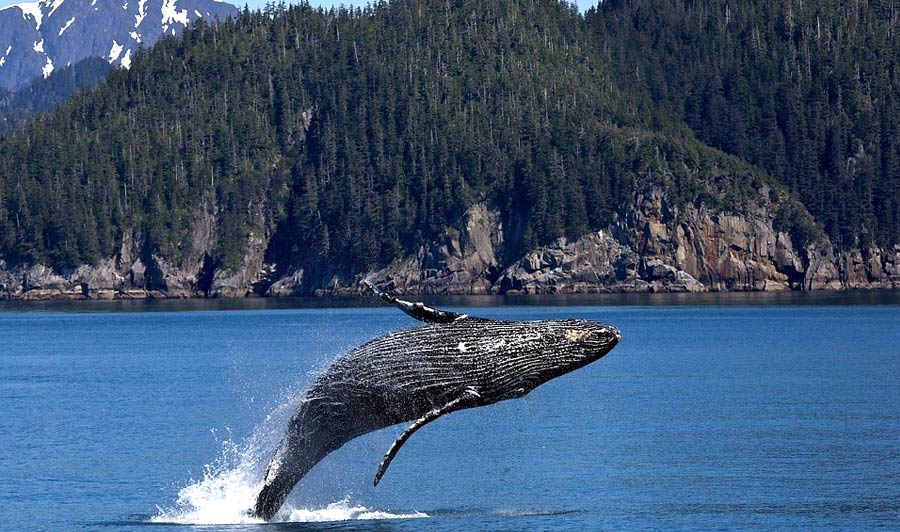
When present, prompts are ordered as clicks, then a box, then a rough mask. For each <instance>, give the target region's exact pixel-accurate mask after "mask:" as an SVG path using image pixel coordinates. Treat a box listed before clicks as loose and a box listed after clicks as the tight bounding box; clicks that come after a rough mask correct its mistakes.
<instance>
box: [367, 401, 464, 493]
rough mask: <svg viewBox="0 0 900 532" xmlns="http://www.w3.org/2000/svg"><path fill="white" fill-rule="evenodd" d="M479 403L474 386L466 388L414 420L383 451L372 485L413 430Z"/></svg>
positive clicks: (375, 483)
mask: <svg viewBox="0 0 900 532" xmlns="http://www.w3.org/2000/svg"><path fill="white" fill-rule="evenodd" d="M479 404H481V394H479V393H478V392H477V391H475V389H474V388H466V390H465V391H464V392H463V394H462V395H461V396H460V397H457V398H456V399H454V400H452V401H450V402H449V403H447V404H445V405H444V406H442V407H440V408H435V409H434V410H431V411H429V412H428V413H426V414H425V415H424V416H422V417H420V418H419V419H417V420H415V421H414V422H413V424H412V425H410V426H409V427H407V428H406V430H404V431H403V434H401V435H400V437H399V438H397V440H396V441H394V443H392V444H391V447H390V449H388V452H387V453H385V455H384V458H382V459H381V464H380V465H379V466H378V471H377V472H376V473H375V481H374V485H375V486H377V485H378V483H379V482H381V477H382V476H383V475H384V472H385V471H387V468H388V466H389V465H391V461H392V460H393V459H394V457H395V456H397V451H399V450H400V447H402V446H403V444H404V443H406V440H408V439H409V437H410V436H412V435H413V433H414V432H415V431H417V430H419V429H420V428H422V427H424V426H425V425H427V424H428V423H430V422H432V421H434V420H435V419H437V418H439V417H441V416H443V415H444V414H449V413H450V412H454V411H456V410H462V409H464V408H471V407H473V406H478V405H479Z"/></svg>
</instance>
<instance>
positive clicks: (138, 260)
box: [0, 188, 900, 300]
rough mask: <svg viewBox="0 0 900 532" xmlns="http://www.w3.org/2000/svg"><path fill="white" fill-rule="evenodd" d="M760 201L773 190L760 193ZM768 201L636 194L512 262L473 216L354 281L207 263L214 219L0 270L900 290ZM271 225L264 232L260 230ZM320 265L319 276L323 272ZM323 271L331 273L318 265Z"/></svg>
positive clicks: (187, 282) (260, 251)
mask: <svg viewBox="0 0 900 532" xmlns="http://www.w3.org/2000/svg"><path fill="white" fill-rule="evenodd" d="M763 192H764V193H763V194H761V195H760V197H762V198H766V197H768V196H769V195H770V194H769V191H763ZM777 208H778V205H777V204H776V203H775V202H772V201H769V202H766V203H761V204H754V205H750V206H748V207H746V208H745V209H743V212H742V213H741V214H736V213H727V212H717V211H714V210H711V209H709V208H707V207H705V206H702V205H701V206H699V207H697V206H694V205H688V206H686V207H684V208H681V209H679V208H677V207H675V206H673V205H671V204H670V203H669V202H668V201H667V198H666V194H665V193H664V192H663V191H662V190H660V189H658V188H649V189H647V190H645V191H642V192H636V193H635V194H634V196H633V198H632V200H631V201H630V202H629V203H628V204H627V205H624V206H623V207H622V208H621V209H620V211H619V212H618V214H617V215H616V217H615V219H614V221H613V223H612V224H611V225H610V226H609V227H606V228H604V229H602V230H599V231H595V232H591V233H588V234H585V235H581V236H580V237H577V238H559V239H557V240H556V241H554V242H551V243H549V244H547V245H544V246H541V247H539V248H537V249H532V250H530V251H528V252H526V253H525V254H524V255H521V256H519V257H514V258H512V259H507V260H504V257H508V255H509V252H508V247H510V243H511V242H514V241H515V239H516V238H518V235H515V234H513V233H512V232H510V231H508V230H507V229H506V226H505V225H504V221H503V219H502V216H501V214H500V212H499V211H498V210H496V209H492V208H490V207H489V206H488V205H487V204H485V203H478V204H475V205H474V206H472V207H471V208H470V209H469V210H468V211H467V212H466V213H465V215H464V216H463V218H462V219H461V220H460V222H459V223H458V224H457V225H456V226H455V227H451V228H447V229H446V230H445V231H444V232H443V233H442V234H441V235H439V237H438V238H437V239H436V240H435V241H434V242H432V243H430V244H429V245H427V246H422V247H420V248H419V249H418V250H417V251H416V253H414V254H412V255H410V256H408V257H405V258H404V259H402V260H399V261H397V262H395V263H393V264H391V265H389V266H387V267H385V268H382V269H379V270H377V271H373V272H367V273H366V274H360V275H357V276H355V277H353V278H344V277H341V276H340V275H335V274H327V275H325V276H322V275H321V274H320V275H317V276H315V277H311V276H310V275H308V274H307V273H308V272H305V271H304V270H303V269H298V270H294V271H290V272H288V273H287V274H286V275H282V276H280V277H279V278H272V275H273V272H274V271H275V268H274V265H267V264H265V263H264V256H265V250H266V246H267V245H268V238H267V236H266V235H265V234H263V233H256V234H254V233H251V234H250V235H249V236H248V241H247V246H246V250H247V251H246V253H245V256H244V258H243V260H242V261H241V263H240V265H239V266H237V267H236V268H231V269H224V268H222V267H221V266H219V265H216V264H215V263H213V262H212V261H211V259H210V258H209V250H210V249H212V248H213V244H214V242H215V239H216V227H215V216H214V215H213V213H212V210H211V209H210V208H209V207H207V209H206V210H204V211H202V212H199V213H198V214H197V216H196V223H195V227H194V228H193V231H192V234H193V235H194V236H195V238H194V239H193V241H192V242H191V243H190V245H189V246H187V252H186V254H185V256H184V257H183V258H182V259H181V260H180V261H178V262H177V263H176V262H174V261H171V260H169V259H167V258H165V257H161V256H159V255H156V254H153V255H151V256H149V257H142V255H141V253H140V250H141V237H140V235H137V234H130V235H126V236H125V237H124V238H123V241H122V246H121V250H120V251H119V253H118V255H117V256H116V257H113V258H110V259H107V260H104V261H101V262H100V263H99V264H95V265H89V266H81V267H79V268H77V269H75V270H74V271H71V272H65V273H61V272H55V271H53V270H51V269H50V268H48V267H46V266H42V265H33V266H30V267H15V268H8V267H7V265H6V264H5V263H4V262H2V261H0V298H4V299H25V300H41V299H113V298H115V299H136V298H154V297H155V298H162V297H169V298H184V297H247V296H252V295H256V294H261V295H265V296H270V297H285V296H297V295H324V294H353V293H358V292H360V291H361V290H362V288H361V286H360V284H359V281H360V280H361V279H363V278H368V279H370V280H371V281H373V282H375V283H378V284H379V285H381V286H384V287H386V288H387V289H389V290H392V291H396V292H398V293H405V294H517V293H523V294H537V293H589V292H698V291H745V290H754V291H762V290H765V291H778V290H823V289H824V290H837V289H851V288H900V246H895V247H894V248H893V249H879V248H874V247H870V248H866V249H863V250H853V251H850V252H844V253H837V252H835V251H834V249H833V247H832V245H831V243H830V242H829V241H828V240H827V239H826V238H824V237H821V238H820V239H819V240H818V241H817V242H816V243H814V244H810V245H808V246H806V247H805V248H803V249H800V248H798V246H797V245H796V244H795V243H794V241H793V240H792V237H791V235H789V234H788V233H786V232H784V231H778V230H776V229H775V227H774V225H775V223H774V220H775V214H774V213H775V212H776V211H777ZM264 225H265V224H263V223H261V226H264ZM323 266H324V267H323ZM319 267H320V270H321V271H325V272H329V271H338V268H332V269H330V270H329V268H328V267H327V265H320V266H319Z"/></svg>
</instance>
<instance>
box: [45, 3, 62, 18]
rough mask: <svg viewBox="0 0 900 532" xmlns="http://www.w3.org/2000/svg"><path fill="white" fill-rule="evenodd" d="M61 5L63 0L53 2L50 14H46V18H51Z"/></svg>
mask: <svg viewBox="0 0 900 532" xmlns="http://www.w3.org/2000/svg"><path fill="white" fill-rule="evenodd" d="M62 4H63V0H53V3H52V4H50V12H49V13H47V16H48V17H50V16H52V15H53V13H54V12H56V10H57V9H59V6H61V5H62Z"/></svg>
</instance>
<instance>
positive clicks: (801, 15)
mask: <svg viewBox="0 0 900 532" xmlns="http://www.w3.org/2000/svg"><path fill="white" fill-rule="evenodd" d="M586 18H587V20H588V23H589V24H590V25H591V26H592V28H593V29H594V33H595V35H596V36H597V39H598V41H599V43H600V46H601V47H602V49H603V57H604V59H606V61H607V63H608V64H610V65H614V66H615V69H616V73H617V75H616V79H617V80H618V81H619V82H620V83H621V85H622V87H623V88H625V87H627V88H628V89H630V90H631V91H632V92H633V94H635V95H637V96H638V97H639V98H641V102H640V105H639V108H638V109H639V113H640V114H642V115H644V116H647V117H649V116H653V117H654V126H655V127H662V128H665V127H668V126H670V125H672V124H673V123H674V124H681V123H687V124H688V125H689V126H690V127H691V129H692V130H693V131H694V132H695V133H696V134H697V136H698V137H699V138H700V139H701V140H703V141H704V142H706V143H707V144H709V145H711V146H715V147H717V148H721V149H723V150H725V151H727V152H728V153H731V154H734V155H737V156H739V157H741V158H743V159H746V160H747V161H749V162H751V163H753V164H756V165H758V166H760V167H762V168H764V169H765V170H766V171H768V172H769V173H770V174H771V175H773V176H775V177H776V178H778V179H779V180H780V181H781V182H783V183H784V184H785V185H786V186H788V187H789V188H790V189H791V190H792V191H794V192H796V194H797V195H798V197H799V198H800V199H801V201H802V202H803V204H804V205H806V207H807V208H808V209H809V210H810V211H811V212H812V213H813V214H814V215H815V216H816V218H817V219H818V220H819V221H820V222H821V223H822V224H823V225H824V226H825V229H826V231H827V233H828V234H829V235H830V236H831V238H832V241H833V242H835V244H836V245H838V246H839V247H841V248H844V249H853V248H857V247H862V246H868V245H870V244H878V245H882V246H887V245H893V244H896V243H898V242H900V35H898V32H900V5H897V3H896V2H894V1H890V0H861V1H854V2H810V1H804V0H785V1H782V2H762V1H758V0H740V1H729V2H726V3H723V2H717V1H713V0H692V1H682V0H678V1H670V0H640V1H635V0H607V1H605V2H602V3H601V4H600V5H599V6H598V8H597V9H594V10H591V11H590V12H589V13H588V14H587V17H586Z"/></svg>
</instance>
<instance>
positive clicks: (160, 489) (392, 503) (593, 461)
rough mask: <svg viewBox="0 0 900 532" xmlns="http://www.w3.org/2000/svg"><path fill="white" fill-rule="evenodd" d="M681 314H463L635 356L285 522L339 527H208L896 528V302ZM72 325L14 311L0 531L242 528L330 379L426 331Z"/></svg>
mask: <svg viewBox="0 0 900 532" xmlns="http://www.w3.org/2000/svg"><path fill="white" fill-rule="evenodd" d="M685 301H686V302H687V303H688V304H685ZM690 301H691V300H689V299H688V300H681V301H679V303H678V304H677V305H673V306H533V305H527V306H521V305H520V306H484V307H480V308H477V309H471V310H472V312H474V313H476V314H478V315H482V316H486V317H496V318H506V319H543V318H554V317H563V316H574V317H583V318H587V319H594V320H599V321H603V322H607V323H611V324H614V325H616V326H618V327H619V328H620V329H621V330H622V334H623V340H622V342H621V343H620V344H619V346H618V347H616V348H615V349H614V350H613V351H612V352H611V353H610V354H609V355H608V356H607V357H605V358H603V359H602V360H600V361H598V362H597V363H595V364H592V365H590V366H588V367H586V368H584V369H582V370H579V371H577V372H575V373H572V374H569V375H566V376H564V377H561V378H559V379H557V380H555V381H552V382H550V383H548V384H545V385H544V386H542V387H540V388H538V389H537V390H535V391H534V392H532V394H530V395H529V396H528V397H526V398H525V399H522V400H514V401H507V402H505V403H500V404H496V405H493V406H490V407H486V408H478V409H473V410H467V411H462V412H457V413H454V414H451V415H449V416H447V417H445V418H442V419H440V420H438V421H437V422H435V423H432V424H430V425H428V426H427V427H425V428H424V429H422V430H421V431H419V432H418V433H416V434H415V435H414V436H413V437H412V438H411V439H410V441H409V442H408V443H407V444H406V445H405V446H404V447H403V449H402V450H401V451H400V453H399V454H398V456H397V458H396V460H395V461H394V463H393V464H392V465H391V467H390V469H389V470H388V472H387V474H386V475H385V477H384V479H383V481H382V483H381V484H380V485H379V487H378V488H372V486H371V481H372V477H373V475H374V473H375V470H376V468H377V466H378V463H379V461H380V460H381V457H382V455H383V453H384V452H385V451H386V450H387V448H388V446H389V445H390V444H391V442H392V441H393V439H394V438H395V437H396V436H397V435H398V434H399V432H400V431H402V427H400V426H398V427H392V428H389V429H386V430H384V431H380V432H378V433H374V434H370V435H368V436H364V437H362V438H360V439H358V440H356V441H354V442H352V443H351V444H349V445H347V446H345V447H344V448H343V449H341V450H340V451H338V452H336V453H334V454H333V455H331V456H329V457H328V458H327V459H326V460H325V461H323V462H322V463H321V464H319V466H317V467H316V469H314V470H313V472H312V473H311V474H310V475H309V476H307V477H306V478H305V479H304V480H303V481H302V482H301V483H300V484H299V485H298V487H297V488H296V489H295V491H294V493H293V495H292V497H291V499H290V501H289V502H290V509H291V510H292V513H291V515H290V516H288V518H290V519H292V520H294V521H299V520H308V519H344V520H339V521H329V522H320V523H289V524H281V525H277V526H271V525H270V526H260V525H252V524H243V525H215V526H205V527H201V528H199V529H201V530H204V531H206V530H255V529H259V530H266V529H268V530H378V531H391V530H398V531H404V530H438V531H451V530H453V531H455V530H469V529H481V530H510V531H512V530H596V529H613V530H615V529H627V530H633V529H661V528H664V529H738V528H746V529H781V530H784V529H826V528H831V529H848V528H852V529H868V528H879V527H883V528H893V529H896V528H900V480H898V479H900V307H898V306H897V305H896V304H893V305H852V306H816V305H811V304H809V303H810V302H811V301H812V302H814V301H815V300H803V303H804V304H803V305H799V306H795V305H790V304H780V305H778V306H770V305H765V306H754V305H752V304H751V305H746V304H742V305H702V306H692V305H690V304H689V303H690ZM699 301H703V300H699ZM894 301H895V303H896V298H895V300H894ZM34 308H39V309H42V311H41V312H31V311H29V309H34ZM74 308H75V309H76V310H93V311H95V312H69V310H72V308H71V307H58V308H53V307H51V308H47V307H22V306H17V307H9V308H6V309H3V308H0V335H2V337H0V338H2V343H0V529H2V530H91V531H116V530H126V531H127V530H132V531H134V530H140V531H148V530H149V531H153V530H172V529H173V528H172V527H173V526H175V527H176V529H185V530H193V529H194V528H193V527H188V526H177V525H173V524H171V523H173V522H174V523H185V522H198V521H203V519H204V518H206V519H208V520H209V522H212V521H215V520H221V519H223V518H224V519H225V520H226V521H228V520H229V519H228V518H229V517H230V516H231V515H232V514H237V513H239V512H240V510H241V508H236V506H241V505H242V504H243V502H242V501H243V500H244V499H242V497H244V498H246V496H247V493H248V490H250V489H251V488H253V486H252V485H251V484H252V483H253V482H256V481H258V477H259V476H260V475H261V474H262V470H263V468H264V467H265V463H264V461H265V460H267V459H268V455H269V453H270V452H271V450H272V448H273V446H274V445H275V443H276V442H277V440H278V439H279V437H280V435H281V434H280V430H281V426H282V425H281V424H282V423H283V422H284V420H285V418H286V416H287V415H288V414H289V412H290V407H291V404H292V401H293V400H295V399H296V396H297V394H298V393H299V391H301V390H302V389H303V388H304V387H305V386H306V385H308V384H309V382H311V379H312V378H313V377H314V375H315V372H316V371H317V370H318V369H320V368H322V367H323V366H324V365H327V363H328V361H329V360H331V359H332V358H333V357H334V356H336V355H338V354H340V353H341V352H343V351H345V350H347V349H348V348H351V347H353V346H355V345H357V344H359V343H361V342H362V341H364V340H366V339H368V338H372V337H374V336H377V335H379V334H382V333H383V332H385V331H389V330H392V329H396V328H399V327H406V326H412V325H414V324H415V322H413V321H412V320H411V319H409V318H407V317H406V316H405V315H403V314H401V313H399V312H397V311H394V310H392V309H390V308H336V309H335V308H332V309H327V308H317V309H289V308H286V309H260V310H229V311H222V310H217V311H203V310H199V311H197V310H195V311H189V312H188V311H181V312H166V311H165V307H162V308H154V309H153V310H154V312H141V311H135V309H140V307H134V308H129V309H126V310H127V311H117V312H103V311H102V310H104V308H105V309H106V310H110V308H111V307H91V308H90V309H87V308H85V307H74ZM112 308H115V309H116V310H122V309H120V308H119V307H112ZM199 308H203V307H202V306H200V307H199ZM454 308H455V309H457V310H458V309H460V308H462V307H458V306H457V307H454ZM96 310H101V312H96ZM160 310H162V311H160ZM179 497H180V500H179ZM192 505H196V506H192ZM372 512H377V513H372ZM410 515H416V516H418V517H417V518H408V516H410ZM404 516H407V518H404ZM424 516H427V517H424ZM357 517H363V518H366V517H382V518H384V519H363V520H345V519H352V518H357ZM389 517H392V518H390V519H388V518H389ZM396 517H400V518H396ZM158 521H167V522H163V523H159V522H158Z"/></svg>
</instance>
